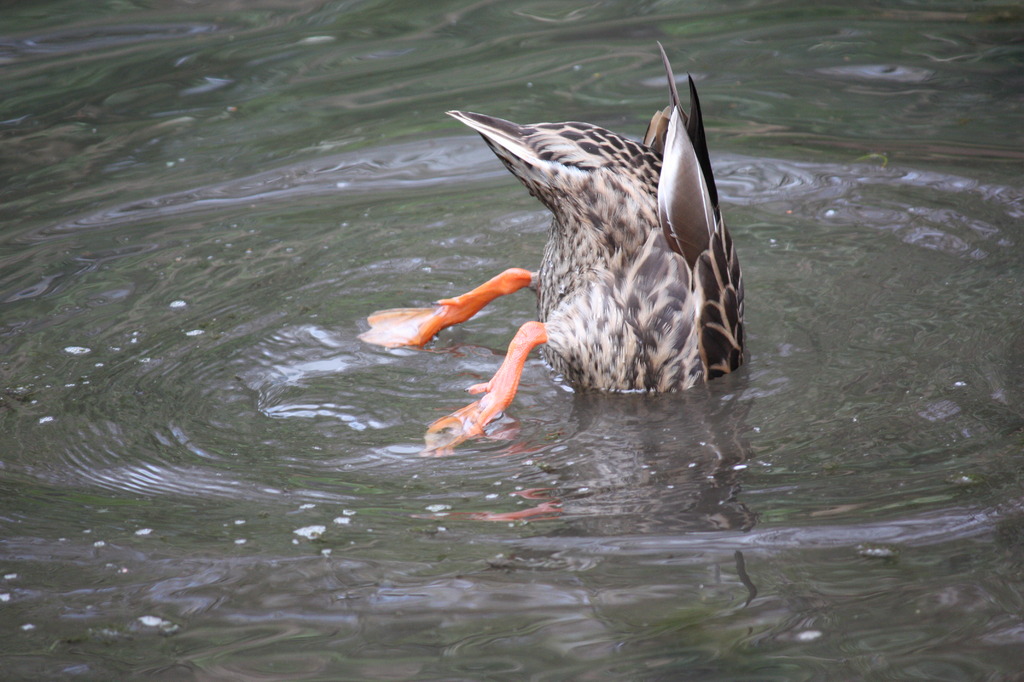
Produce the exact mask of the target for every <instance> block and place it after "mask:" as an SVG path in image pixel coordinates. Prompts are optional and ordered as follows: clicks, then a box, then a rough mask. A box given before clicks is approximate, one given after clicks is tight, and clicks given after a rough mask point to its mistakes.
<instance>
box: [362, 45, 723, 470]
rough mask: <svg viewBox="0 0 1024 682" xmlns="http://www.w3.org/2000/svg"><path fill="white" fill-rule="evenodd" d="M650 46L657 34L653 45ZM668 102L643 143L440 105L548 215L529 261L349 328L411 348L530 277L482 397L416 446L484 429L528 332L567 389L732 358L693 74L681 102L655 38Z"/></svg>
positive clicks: (445, 445)
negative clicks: (519, 321)
mask: <svg viewBox="0 0 1024 682" xmlns="http://www.w3.org/2000/svg"><path fill="white" fill-rule="evenodd" d="M660 47H661V46H660V45H659V48H660ZM661 57H662V61H663V62H664V64H665V70H666V73H667V75H668V87H669V94H670V103H669V106H668V107H666V108H665V109H664V110H663V111H659V112H657V113H655V115H654V117H653V119H652V120H651V123H650V125H649V126H648V128H647V132H646V134H645V135H644V138H643V142H642V143H639V142H635V141H633V140H631V139H629V138H626V137H623V136H621V135H618V134H616V133H613V132H611V131H608V130H605V129H604V128H601V127H598V126H595V125H591V124H589V123H576V122H571V123H537V124H533V125H519V124H516V123H512V122H510V121H505V120H503V119H500V118H494V117H491V116H484V115H483V114H474V113H468V112H462V111H449V112H448V115H450V116H452V117H453V118H455V119H457V120H458V121H461V122H462V123H464V124H466V125H467V126H469V127H470V128H472V129H473V130H475V131H476V132H478V133H479V134H480V135H481V136H482V137H483V139H484V142H486V143H487V146H489V147H490V148H491V150H492V151H493V152H494V153H495V154H496V155H497V156H498V158H499V159H500V160H501V162H502V163H503V164H504V165H505V167H506V168H508V170H509V171H511V172H512V174H513V175H515V176H516V177H517V178H519V180H520V181H521V182H522V183H523V184H524V185H526V188H527V190H529V192H530V194H531V195H533V196H534V197H536V198H537V199H539V200H540V201H541V203H543V204H544V205H545V206H546V207H547V208H548V209H549V210H550V211H551V212H552V213H553V214H554V220H553V221H552V223H551V228H550V231H549V233H548V241H547V245H546V247H545V249H544V257H543V261H542V262H541V265H540V269H539V270H538V271H537V272H530V271H528V270H523V269H520V268H511V269H508V270H506V271H504V272H502V273H501V274H499V275H497V276H496V277H494V278H492V279H491V280H489V281H488V282H486V283H484V284H483V285H481V286H479V287H477V288H476V289H473V290H472V291H470V292H468V293H465V294H462V295H461V296H456V297H454V298H446V299H442V300H440V301H438V302H437V303H436V304H435V305H434V306H433V307H431V308H399V309H393V310H384V311H380V312H377V313H374V314H373V315H371V316H370V317H369V318H368V322H369V324H370V330H369V331H367V332H365V333H363V334H362V335H361V336H360V338H361V339H362V340H364V341H367V342H369V343H375V344H379V345H382V346H387V347H395V346H422V345H423V344H425V343H427V342H428V341H430V339H432V338H433V337H434V335H435V334H437V332H438V331H439V330H441V329H443V328H445V327H448V326H451V325H454V324H458V323H460V322H464V321H465V320H468V319H469V318H470V317H472V316H473V315H474V314H476V313H477V312H478V311H479V310H480V309H481V308H483V307H484V306H485V305H487V304H488V303H489V302H491V301H493V300H494V299H495V298H497V297H499V296H504V295H506V294H510V293H513V292H515V291H518V290H519V289H522V288H525V287H530V288H533V289H535V290H536V292H537V313H538V318H539V320H538V321H531V322H526V323H525V324H523V325H522V327H520V328H519V331H518V332H517V333H516V335H515V337H514V338H513V339H512V343H511V344H510V345H509V348H508V353H507V355H506V356H505V359H504V361H503V362H502V364H501V366H500V368H499V369H498V371H497V372H496V373H495V374H494V376H493V377H492V378H491V380H490V381H488V382H486V383H482V384H476V385H474V386H471V387H470V388H469V389H468V390H469V392H470V393H475V394H480V393H482V394H483V396H482V397H481V398H480V400H477V401H476V402H474V403H472V404H471V405H468V406H466V407H464V408H462V409H460V410H458V411H456V412H454V413H452V414H451V415H448V416H447V417H443V418H441V419H439V420H437V421H435V422H434V423H433V424H431V426H430V427H429V428H428V431H427V443H428V450H436V449H450V448H451V447H452V446H454V445H455V444H457V443H459V442H462V441H464V440H466V439H468V438H472V437H476V436H480V435H483V433H484V426H485V425H486V424H487V423H488V422H490V421H491V420H493V419H494V418H496V417H497V416H498V415H499V414H500V413H501V412H502V411H503V410H505V409H506V408H507V407H508V405H509V404H510V403H511V402H512V399H513V398H514V397H515V393H516V389H517V388H518V386H519V378H520V375H521V373H522V370H523V365H524V363H525V362H526V358H527V356H528V354H529V353H530V351H531V350H532V349H533V348H535V347H536V346H538V345H540V344H546V346H545V348H544V349H543V354H544V358H545V359H546V360H547V362H548V364H549V365H550V366H551V368H552V369H553V370H554V371H555V372H557V373H558V374H560V375H561V376H562V377H563V378H564V379H565V381H567V382H568V383H569V384H570V385H571V386H572V387H573V388H574V389H576V390H598V391H647V392H667V391H679V390H683V389H687V388H690V387H692V386H695V385H697V384H700V383H703V382H705V381H708V380H710V379H714V378H715V377H718V376H721V375H723V374H726V373H728V372H731V371H732V370H734V369H736V368H737V367H739V366H740V364H741V363H742V362H743V279H742V276H741V274H740V265H739V260H738V259H737V257H736V251H735V249H734V247H733V243H732V239H731V238H730V236H729V231H728V230H727V229H726V227H725V222H724V221H723V220H722V215H721V211H720V209H719V205H718V191H717V189H716V187H715V178H714V173H713V172H712V169H711V159H710V157H709V156H708V148H707V141H706V138H705V134H704V125H703V121H702V118H701V111H700V102H699V101H698V99H697V90H696V88H695V87H694V84H693V79H692V78H688V81H689V88H690V111H689V114H687V113H686V112H684V111H683V109H682V106H681V104H680V101H679V94H678V92H677V91H676V81H675V77H674V76H673V75H672V67H671V66H670V64H669V62H668V57H667V56H666V55H665V50H664V48H661Z"/></svg>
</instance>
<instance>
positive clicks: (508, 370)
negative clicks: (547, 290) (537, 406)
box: [423, 322, 548, 456]
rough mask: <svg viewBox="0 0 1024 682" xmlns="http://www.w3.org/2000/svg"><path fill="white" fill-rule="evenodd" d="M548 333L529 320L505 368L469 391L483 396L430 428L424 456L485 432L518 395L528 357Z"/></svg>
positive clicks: (510, 349) (440, 452) (511, 346)
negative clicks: (520, 380) (491, 422)
mask: <svg viewBox="0 0 1024 682" xmlns="http://www.w3.org/2000/svg"><path fill="white" fill-rule="evenodd" d="M547 340H548V335H547V330H546V329H545V327H544V325H543V324H542V323H540V322H527V323H526V324H524V325H523V326H522V327H520V328H519V331H518V332H516V335H515V337H514V338H513V339H512V343H510V344H509V346H508V353H507V354H506V355H505V359H504V361H502V363H501V367H499V368H498V371H497V372H495V373H494V376H493V377H492V378H491V380H490V381H488V382H486V383H481V384H474V385H473V386H470V387H469V392H470V393H474V394H479V393H483V397H481V398H480V400H477V401H476V402H474V403H471V404H469V405H467V406H465V407H463V408H462V409H460V410H456V411H455V412H452V413H451V414H450V415H448V416H447V417H442V418H440V419H438V420H437V421H435V422H434V423H433V424H431V425H430V426H429V427H428V428H427V433H426V436H425V437H424V438H425V440H426V442H427V447H426V450H424V451H423V454H424V455H428V456H430V455H444V454H448V453H450V452H451V451H452V448H454V447H455V446H456V445H458V444H459V443H462V442H464V441H467V440H469V439H470V438H476V437H478V436H482V435H484V426H486V425H487V424H488V423H489V422H490V421H492V420H493V419H495V418H496V417H497V416H498V415H499V414H501V413H502V411H504V410H505V408H507V407H508V406H509V405H510V404H511V403H512V399H513V398H515V396H516V391H517V390H518V389H519V379H520V377H521V376H522V373H523V365H524V364H526V357H527V356H528V355H529V354H530V351H531V350H533V349H534V348H535V347H536V346H538V345H540V344H542V343H547Z"/></svg>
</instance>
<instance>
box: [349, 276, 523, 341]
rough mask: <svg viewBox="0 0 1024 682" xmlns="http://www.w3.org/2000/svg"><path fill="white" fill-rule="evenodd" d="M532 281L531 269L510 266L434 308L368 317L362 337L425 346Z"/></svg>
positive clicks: (402, 310) (392, 312)
mask: <svg viewBox="0 0 1024 682" xmlns="http://www.w3.org/2000/svg"><path fill="white" fill-rule="evenodd" d="M532 281H533V273H531V272H530V271H529V270H523V269H522V268H509V269H508V270H506V271H505V272H503V273H501V274H500V275H498V276H496V277H492V278H491V279H489V280H487V281H486V282H484V283H483V284H481V285H480V286H478V287H477V288H476V289H473V290H472V291H470V292H468V293H465V294H462V295H461V296H456V297H455V298H444V299H441V300H440V301H438V302H437V303H435V304H434V307H433V308H392V309H391V310H380V311H377V312H375V313H374V314H373V315H370V317H368V318H367V322H369V323H370V329H369V331H366V332H363V333H362V334H360V335H359V338H360V339H362V340H363V341H366V342H367V343H374V344H377V345H378V346H385V347H387V348H394V347H396V346H422V345H423V344H425V343H426V342H427V341H430V339H432V338H434V335H435V334H437V332H439V331H441V330H442V329H444V328H445V327H450V326H452V325H453V324H459V323H460V322H465V321H466V320H468V319H469V318H471V317H473V316H474V315H476V314H477V313H478V312H480V309H481V308H483V307H484V306H485V305H487V304H488V303H490V302H491V301H493V300H494V299H496V298H498V297H499V296H505V295H506V294H511V293H513V292H516V291H519V290H520V289H522V288H523V287H528V286H530V282H532Z"/></svg>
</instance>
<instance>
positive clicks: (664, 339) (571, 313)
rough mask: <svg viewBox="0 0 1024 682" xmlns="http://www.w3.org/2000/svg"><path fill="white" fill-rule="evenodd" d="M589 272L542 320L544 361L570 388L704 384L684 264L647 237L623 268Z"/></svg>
mask: <svg viewBox="0 0 1024 682" xmlns="http://www.w3.org/2000/svg"><path fill="white" fill-rule="evenodd" d="M619 258H620V260H619V261H618V262H615V261H614V260H613V262H610V263H608V267H606V268H602V269H601V270H599V271H592V272H591V273H590V275H589V276H588V277H587V280H586V283H585V284H584V285H582V286H579V287H578V288H576V290H575V291H574V293H572V294H571V295H569V296H567V297H566V298H565V299H563V300H562V301H561V302H560V303H559V305H558V306H557V307H555V308H554V309H553V310H552V311H551V312H550V314H549V315H548V316H547V319H546V320H545V325H546V327H547V332H548V344H547V348H546V349H545V350H544V354H545V359H546V360H547V361H548V363H549V364H550V365H551V367H552V369H554V370H555V371H556V372H558V373H559V374H561V375H562V377H563V378H564V379H565V380H566V381H567V382H568V383H569V384H570V385H572V386H573V387H574V388H576V389H591V390H599V391H655V392H665V391H677V390H683V389H686V388H690V387H691V386H694V385H695V384H698V383H702V382H703V381H704V380H705V372H704V366H703V363H702V360H701V357H700V343H699V337H698V333H697V310H698V306H699V303H700V302H699V301H697V300H696V298H697V295H696V294H695V292H694V288H693V282H692V279H691V274H690V269H689V267H688V266H687V264H686V261H685V260H684V259H683V258H682V257H681V256H680V255H679V254H677V253H675V252H673V251H672V250H670V249H669V248H668V245H667V244H666V243H665V239H664V236H663V235H662V234H661V233H660V232H651V234H650V236H649V237H648V239H647V241H646V243H645V244H644V246H643V247H642V248H641V249H640V250H639V252H637V253H635V254H633V256H632V257H631V258H630V259H629V261H628V262H625V260H626V256H625V255H620V256H619Z"/></svg>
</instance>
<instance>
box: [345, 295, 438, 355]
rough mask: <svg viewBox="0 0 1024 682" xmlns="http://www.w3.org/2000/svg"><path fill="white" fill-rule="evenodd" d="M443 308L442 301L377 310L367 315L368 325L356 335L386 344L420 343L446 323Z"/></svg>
mask: <svg viewBox="0 0 1024 682" xmlns="http://www.w3.org/2000/svg"><path fill="white" fill-rule="evenodd" d="M444 310H445V309H444V305H443V304H441V303H438V305H435V306H434V307H433V308H392V309H391V310H378V311H377V312H375V313H374V314H373V315H370V316H369V317H368V318H366V321H367V322H369V323H370V329H369V330H368V331H365V332H363V333H362V334H360V335H359V339H360V340H361V341H365V342H367V343H373V344H376V345H378V346H384V347H385V348H397V347H398V346H422V345H423V344H425V343H427V342H428V341H430V339H432V338H434V336H435V335H436V334H437V332H439V331H441V329H442V328H444V327H445V326H446V325H445V314H444Z"/></svg>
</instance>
